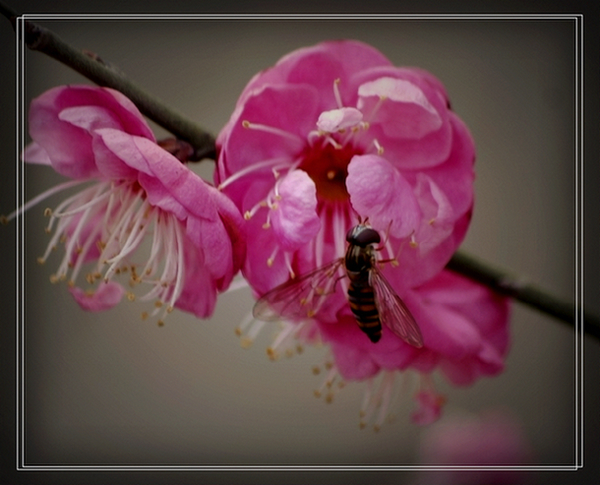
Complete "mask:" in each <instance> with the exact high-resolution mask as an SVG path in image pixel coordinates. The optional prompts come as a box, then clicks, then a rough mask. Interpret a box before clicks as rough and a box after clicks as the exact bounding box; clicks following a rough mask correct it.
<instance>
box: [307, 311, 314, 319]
mask: <svg viewBox="0 0 600 485" xmlns="http://www.w3.org/2000/svg"><path fill="white" fill-rule="evenodd" d="M306 316H307V317H308V318H312V317H314V316H315V311H314V310H312V309H311V310H308V311H307V312H306Z"/></svg>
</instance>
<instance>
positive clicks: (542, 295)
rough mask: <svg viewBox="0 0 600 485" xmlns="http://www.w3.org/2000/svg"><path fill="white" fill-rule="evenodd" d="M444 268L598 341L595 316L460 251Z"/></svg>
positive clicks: (599, 331)
mask: <svg viewBox="0 0 600 485" xmlns="http://www.w3.org/2000/svg"><path fill="white" fill-rule="evenodd" d="M446 267H447V268H448V269H450V270H452V271H455V272H457V273H460V274H462V275H464V276H467V277H468V278H471V279H472V280H475V281H477V282H479V283H482V284H484V285H485V286H487V287H488V288H491V289H492V290H494V291H495V292H496V293H499V294H501V295H505V296H509V297H511V298H514V299H515V300H517V301H520V302H521V303H525V304H526V305H529V306H531V307H533V308H535V309H536V310H539V311H541V312H544V313H546V314H548V315H550V316H552V317H555V318H557V319H559V320H562V321H563V322H565V323H567V324H569V325H571V326H574V327H575V328H577V329H583V330H584V331H585V333H587V334H589V335H592V336H594V337H596V338H598V339H600V319H599V318H598V317H597V316H596V315H592V314H590V313H588V312H585V311H583V312H582V311H581V308H580V307H576V306H575V305H574V304H572V303H570V302H567V301H564V300H561V299H560V298H557V297H556V296H555V295H551V294H550V293H548V292H546V291H544V290H542V289H541V288H538V287H537V286H535V285H533V284H531V283H527V282H525V281H523V279H522V278H519V277H518V276H515V275H512V274H510V273H508V272H506V271H504V270H501V269H499V268H495V267H492V266H490V265H489V264H488V263H484V262H482V261H480V260H478V259H477V258H475V257H473V256H470V255H467V254H464V253H463V252H461V251H457V252H456V253H455V254H454V256H453V257H452V259H451V260H450V262H449V263H448V265H447V266H446Z"/></svg>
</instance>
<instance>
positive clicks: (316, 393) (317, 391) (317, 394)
mask: <svg viewBox="0 0 600 485" xmlns="http://www.w3.org/2000/svg"><path fill="white" fill-rule="evenodd" d="M313 394H314V395H315V397H317V398H318V397H321V391H319V390H316V391H313Z"/></svg>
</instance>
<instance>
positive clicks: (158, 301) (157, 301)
mask: <svg viewBox="0 0 600 485" xmlns="http://www.w3.org/2000/svg"><path fill="white" fill-rule="evenodd" d="M154 306H155V307H156V308H161V307H162V306H163V302H162V301H160V300H156V301H155V302H154Z"/></svg>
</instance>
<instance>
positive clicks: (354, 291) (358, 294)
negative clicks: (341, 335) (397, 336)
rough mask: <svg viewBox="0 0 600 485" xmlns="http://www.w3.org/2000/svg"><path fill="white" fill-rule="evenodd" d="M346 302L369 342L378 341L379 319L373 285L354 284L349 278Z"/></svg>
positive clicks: (379, 334) (379, 336)
mask: <svg viewBox="0 0 600 485" xmlns="http://www.w3.org/2000/svg"><path fill="white" fill-rule="evenodd" d="M348 302H349V303H350V309H351V310H352V313H354V316H355V317H356V321H357V323H358V326H359V328H360V329H361V330H362V331H363V332H365V333H366V334H367V336H368V337H369V339H370V340H371V342H373V343H375V342H378V341H379V339H380V338H381V321H380V320H379V311H377V306H376V305H375V293H374V292H373V287H372V286H371V285H369V284H368V283H367V284H355V282H354V281H353V280H352V278H351V279H350V285H349V286H348Z"/></svg>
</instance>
